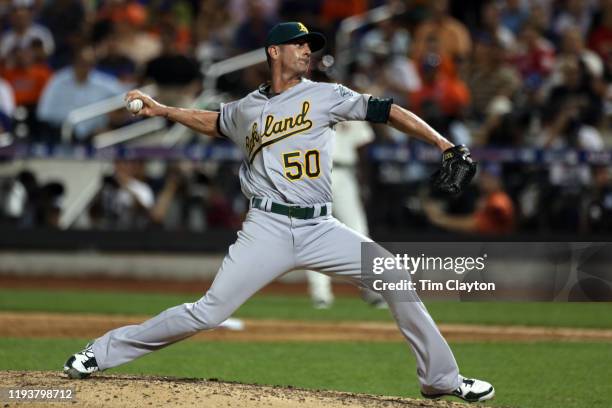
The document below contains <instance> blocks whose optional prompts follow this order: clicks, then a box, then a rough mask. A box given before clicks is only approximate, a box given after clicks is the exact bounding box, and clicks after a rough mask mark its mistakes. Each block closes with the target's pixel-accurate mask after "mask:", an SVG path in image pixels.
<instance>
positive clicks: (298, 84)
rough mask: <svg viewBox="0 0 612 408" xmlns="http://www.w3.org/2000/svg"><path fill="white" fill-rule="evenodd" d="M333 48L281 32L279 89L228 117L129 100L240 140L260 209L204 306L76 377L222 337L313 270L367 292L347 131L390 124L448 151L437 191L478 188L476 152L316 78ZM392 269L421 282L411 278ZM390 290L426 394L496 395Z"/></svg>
mask: <svg viewBox="0 0 612 408" xmlns="http://www.w3.org/2000/svg"><path fill="white" fill-rule="evenodd" d="M324 45H325V37H324V36H323V35H322V34H320V33H311V32H309V31H308V29H307V28H306V27H305V26H304V25H303V24H301V23H296V22H290V23H281V24H278V25H276V26H275V27H274V28H273V29H272V30H271V31H270V33H269V34H268V37H267V40H266V48H265V50H266V54H267V58H268V64H269V66H270V70H271V74H272V75H271V82H270V83H269V84H266V85H263V86H261V87H260V88H259V89H257V90H255V91H253V92H251V93H250V94H248V95H247V96H245V97H244V98H242V99H240V100H238V101H235V102H231V103H227V104H224V105H222V107H221V110H220V112H211V111H205V110H196V109H181V108H174V107H169V106H165V105H162V104H160V103H158V102H157V101H155V100H153V99H151V98H150V97H149V96H147V95H145V94H143V93H141V92H139V91H131V92H129V93H128V94H127V95H126V101H127V102H131V101H133V100H136V99H140V100H142V101H143V107H142V109H141V110H140V111H139V112H138V114H139V115H142V116H161V117H165V118H168V119H170V120H172V121H175V122H179V123H181V124H183V125H185V126H188V127H190V128H191V129H193V130H195V131H197V132H199V133H203V134H206V135H210V136H214V137H223V138H228V139H231V140H232V141H233V142H234V143H236V145H237V146H238V147H239V148H240V149H241V150H242V151H243V153H244V162H243V164H242V167H241V170H240V182H241V185H242V190H243V192H244V194H245V195H246V197H247V198H248V199H249V200H250V210H249V212H248V214H247V217H246V219H245V221H244V223H243V225H242V229H241V231H240V232H238V238H237V240H236V242H235V243H234V244H233V245H232V246H230V248H229V251H228V253H227V255H226V256H225V258H224V260H223V263H222V264H221V267H220V269H219V271H218V273H217V275H216V277H215V280H214V281H213V283H212V286H211V287H210V289H209V290H208V291H207V292H206V294H205V295H204V296H203V297H202V298H201V299H200V300H198V301H196V302H194V303H185V304H183V305H180V306H175V307H172V308H170V309H168V310H166V311H164V312H162V313H161V314H159V315H157V316H155V317H153V318H152V319H150V320H147V321H146V322H144V323H142V324H139V325H133V326H126V327H120V328H118V329H115V330H111V331H109V332H108V333H106V334H104V335H103V336H101V337H99V338H97V339H96V340H95V341H94V342H93V343H91V344H88V345H87V346H86V348H85V349H84V350H82V351H80V352H78V353H76V354H74V355H72V356H71V357H70V358H69V359H68V361H66V363H65V365H64V372H65V373H66V374H67V375H68V376H69V377H71V378H84V377H87V376H89V375H90V374H92V373H94V372H96V371H99V370H106V369H108V368H112V367H116V366H118V365H120V364H124V363H127V362H129V361H132V360H134V359H136V358H138V357H140V356H143V355H145V354H147V353H150V352H152V351H154V350H158V349H160V348H162V347H165V346H168V345H170V344H172V343H175V342H177V341H179V340H183V339H185V338H188V337H190V336H192V335H194V334H196V333H197V332H199V331H202V330H209V329H213V328H215V327H217V326H218V325H219V324H220V323H221V322H223V321H224V320H225V319H227V318H228V317H229V316H231V315H232V313H233V312H234V311H235V310H236V309H237V308H238V307H239V306H240V305H242V304H243V303H244V302H245V301H246V300H247V299H248V298H250V297H251V296H252V295H253V294H255V293H256V292H257V291H258V290H259V289H261V288H262V287H264V286H265V285H267V284H268V283H270V282H271V281H273V280H275V279H276V278H278V277H279V276H281V275H283V274H284V273H286V272H288V271H290V270H293V269H312V270H316V271H319V272H322V273H325V274H328V275H332V276H337V277H339V278H343V279H349V280H351V281H352V282H354V283H355V284H357V285H361V286H364V283H363V282H362V281H361V275H360V268H361V255H360V250H361V243H362V242H368V241H369V239H368V238H366V237H365V236H363V235H361V234H359V233H357V232H355V231H353V230H351V229H349V228H348V227H346V226H345V225H343V224H341V223H340V222H339V221H337V220H336V219H335V218H333V217H332V216H331V212H332V203H331V201H332V191H331V171H332V157H331V150H332V139H333V137H334V131H333V127H334V125H335V124H336V123H338V122H342V121H348V120H362V121H363V120H365V121H369V122H374V123H387V124H389V125H390V126H393V127H394V128H396V129H398V130H400V131H402V132H406V133H409V134H411V135H414V136H416V137H418V138H420V139H422V140H424V141H425V142H429V143H431V144H434V145H435V146H437V147H439V148H440V150H441V151H442V152H444V154H443V166H442V168H441V170H440V172H439V173H438V174H437V175H436V177H435V180H434V185H435V187H436V188H438V189H440V190H442V191H447V192H450V193H458V192H460V190H461V188H462V187H463V186H464V185H465V184H466V183H467V182H469V181H470V179H471V177H472V176H473V174H474V171H475V164H474V163H472V161H471V159H470V157H469V151H468V150H467V148H465V147H463V146H457V147H454V146H453V145H452V144H451V143H450V142H449V141H448V140H446V139H445V138H444V137H442V136H441V135H440V134H438V133H437V132H436V131H435V130H433V129H432V128H431V127H430V126H429V125H427V124H426V123H425V122H423V121H422V120H421V119H419V118H418V117H417V116H415V115H414V114H412V113H411V112H409V111H407V110H405V109H403V108H401V107H400V106H397V105H395V104H393V103H392V100H389V99H379V98H376V97H373V96H370V95H363V94H359V93H356V92H353V91H352V90H350V89H348V88H346V87H344V86H342V85H338V84H328V83H316V82H312V81H309V80H307V79H305V78H304V75H306V74H307V72H308V68H309V63H310V56H311V53H312V52H314V51H318V50H320V49H322V48H323V47H324ZM380 251H381V254H386V256H391V254H389V253H388V252H386V251H385V250H384V249H382V248H380ZM392 272H393V273H395V274H396V276H397V275H400V276H401V277H402V278H403V279H410V275H409V273H408V272H406V271H404V270H401V269H398V270H397V271H392ZM381 276H383V278H384V275H381ZM388 293H389V292H383V295H384V296H385V300H386V301H387V303H389V309H390V311H391V313H392V315H393V317H394V318H395V320H396V322H397V325H398V327H399V330H400V331H401V333H402V334H403V336H404V337H405V338H406V341H407V342H408V344H409V346H410V347H411V349H412V351H413V352H414V355H415V357H416V362H417V376H418V379H419V382H420V385H421V392H422V393H423V395H424V396H425V397H428V398H438V397H441V396H443V395H454V396H457V397H459V398H462V399H464V400H466V401H470V402H472V401H484V400H487V399H490V398H492V397H493V395H494V389H493V387H492V386H491V384H489V383H487V382H485V381H481V380H476V379H469V378H465V377H463V376H461V375H460V374H459V369H458V367H457V363H456V361H455V358H454V356H453V353H452V352H451V350H450V348H449V346H448V344H447V343H446V341H445V340H444V338H443V337H442V335H441V334H440V332H439V330H438V328H437V327H436V325H435V323H434V322H433V320H432V318H431V317H430V316H429V313H428V312H427V310H426V309H425V307H424V305H423V304H422V303H421V302H420V300H419V298H418V296H417V295H416V294H414V295H412V296H413V297H412V298H411V301H404V302H394V301H393V300H392V299H391V297H392V296H391V295H389V294H388Z"/></svg>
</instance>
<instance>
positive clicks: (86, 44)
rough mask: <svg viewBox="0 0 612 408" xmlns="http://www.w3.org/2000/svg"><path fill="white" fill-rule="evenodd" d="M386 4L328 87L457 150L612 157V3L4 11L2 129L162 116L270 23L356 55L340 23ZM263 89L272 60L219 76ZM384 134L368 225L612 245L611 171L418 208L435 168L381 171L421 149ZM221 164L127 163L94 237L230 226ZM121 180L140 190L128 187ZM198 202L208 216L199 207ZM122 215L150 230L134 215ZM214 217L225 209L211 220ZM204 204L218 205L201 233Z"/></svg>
mask: <svg viewBox="0 0 612 408" xmlns="http://www.w3.org/2000/svg"><path fill="white" fill-rule="evenodd" d="M381 5H388V6H390V7H391V9H392V10H393V17H392V18H389V19H386V20H384V21H381V22H379V23H376V24H370V25H366V26H364V27H362V28H360V29H358V30H357V31H356V32H354V33H353V34H352V36H351V41H350V47H351V48H350V50H349V52H346V53H343V54H341V55H343V58H345V60H343V61H336V64H334V63H333V62H332V61H333V58H332V57H325V58H319V59H316V61H315V62H314V63H313V70H314V71H316V73H317V74H321V75H325V76H327V77H328V78H329V79H330V80H332V81H341V82H343V83H345V84H346V85H348V86H350V87H352V88H354V89H356V90H358V91H361V92H365V93H371V94H373V95H377V96H390V97H393V98H394V100H395V102H396V103H398V104H400V105H402V106H405V107H407V108H408V109H410V110H412V111H414V112H415V113H417V114H418V115H420V116H421V117H422V118H423V119H425V120H426V121H427V122H428V123H430V124H431V125H432V126H434V127H435V128H436V129H437V130H438V131H439V132H441V133H442V134H444V135H445V136H447V137H448V138H449V139H451V140H452V141H453V142H455V143H465V144H467V145H469V146H473V147H477V146H484V147H517V148H519V147H520V148H523V147H533V148H546V149H548V148H576V149H587V150H595V151H600V150H604V149H607V148H609V146H610V145H611V144H612V143H610V140H611V137H612V135H611V132H610V128H611V127H610V125H611V124H612V120H611V119H612V0H489V1H485V0H469V1H459V0H456V1H450V0H429V1H426V0H309V1H299V0H191V1H189V0H174V1H169V0H141V1H130V0H98V1H96V0H53V1H51V0H47V1H45V0H0V24H1V25H2V28H3V30H2V35H1V36H0V77H1V79H0V128H1V129H0V130H3V131H6V132H11V133H12V134H13V135H15V137H16V138H18V139H21V140H23V141H43V142H48V143H52V142H57V141H59V140H60V128H61V125H62V123H63V122H64V121H65V119H66V117H67V116H68V113H69V112H70V111H72V110H73V109H75V108H78V107H81V106H85V105H88V104H91V103H94V102H96V101H99V100H102V99H105V98H107V97H109V96H112V95H117V94H121V93H122V92H125V90H127V89H130V88H132V87H134V86H138V85H142V84H146V83H151V82H153V83H156V84H157V85H158V86H159V87H160V94H159V95H160V96H159V98H160V99H161V100H162V101H163V102H165V103H169V104H172V105H175V106H187V105H189V104H190V103H191V102H192V101H193V100H194V99H195V97H196V96H197V95H198V94H199V93H200V92H201V91H202V90H203V89H202V72H203V71H204V70H205V69H206V68H207V67H208V66H210V65H211V64H212V63H214V62H217V61H221V60H223V59H226V58H228V57H231V56H233V55H237V54H240V53H242V52H246V51H249V50H252V49H255V48H258V47H261V46H263V43H264V40H265V36H266V33H267V32H268V30H269V29H270V28H271V27H272V26H273V25H274V24H275V23H276V22H279V21H287V20H290V21H295V20H297V21H301V22H303V23H304V24H305V25H306V26H307V27H309V28H310V29H311V30H316V31H321V32H323V33H325V34H326V36H327V38H328V42H329V44H328V48H327V50H326V51H325V53H329V54H330V55H336V56H338V55H340V54H338V52H340V51H346V50H337V49H336V44H335V39H336V34H337V33H338V29H339V26H340V22H341V21H342V20H343V19H345V18H347V17H349V16H352V15H355V14H361V13H364V12H366V11H367V10H369V9H371V8H374V7H378V6H381ZM338 62H341V63H340V64H339V63H338ZM266 76H267V67H266V65H265V64H261V65H257V66H254V67H250V68H248V69H245V70H242V71H240V72H237V73H232V74H229V75H226V76H224V77H222V78H221V79H220V81H219V87H220V89H221V90H222V91H224V92H226V93H227V94H229V95H232V97H235V98H238V97H241V96H243V95H244V94H246V93H247V92H250V91H251V90H252V89H254V88H255V87H257V86H258V85H259V84H260V83H262V82H264V81H265V79H266ZM133 120H134V119H133V118H132V117H131V116H130V115H128V114H127V113H126V112H125V110H121V111H117V112H114V113H112V114H110V115H107V116H104V117H99V118H95V119H92V120H89V121H86V122H83V123H80V124H79V125H78V126H77V127H76V128H75V129H74V132H73V134H72V135H71V137H72V139H71V141H72V142H73V143H83V144H87V143H90V141H91V138H92V137H93V136H94V135H95V134H98V133H100V132H102V131H104V130H108V129H112V128H115V127H118V126H122V125H125V124H128V123H130V122H131V121H133ZM373 130H374V132H375V134H376V137H375V140H374V142H373V143H372V144H371V145H370V146H365V148H364V149H362V150H363V151H362V152H361V153H362V154H361V156H362V158H363V159H364V160H362V162H361V164H360V165H359V166H358V170H359V174H360V177H361V179H362V181H363V183H362V185H363V186H364V188H363V191H362V195H363V198H364V200H365V202H366V208H367V209H368V215H369V218H370V223H371V224H374V225H379V226H386V227H388V228H389V229H393V228H406V227H407V226H410V227H414V228H432V226H431V225H432V223H433V224H435V225H437V227H438V228H444V229H459V230H463V231H476V232H488V233H507V232H512V231H516V230H519V231H567V232H577V231H580V232H606V231H608V232H609V231H610V226H609V224H610V221H609V220H610V219H612V217H610V215H612V182H611V179H612V176H611V174H610V172H611V168H610V165H607V166H606V165H589V164H554V165H552V166H548V165H541V164H538V163H534V164H532V165H525V164H520V165H519V164H513V163H506V164H503V165H501V164H496V163H492V162H491V163H489V162H487V161H486V160H485V161H483V163H481V164H482V166H481V168H482V172H481V174H482V176H479V183H475V185H474V188H473V191H471V192H468V194H465V195H464V196H463V197H462V198H461V199H458V200H450V201H448V200H445V201H444V202H440V200H436V197H432V198H431V200H423V199H422V195H423V188H422V187H423V186H424V185H426V184H427V179H428V175H429V174H431V172H432V171H433V169H434V168H435V165H428V164H423V163H418V162H402V161H397V162H396V161H389V162H378V161H375V160H370V158H371V155H369V154H368V152H369V151H371V149H373V148H376V147H381V146H382V147H385V146H391V147H393V146H397V145H409V146H410V145H412V144H414V143H415V142H413V140H411V139H410V138H409V137H408V136H407V135H405V134H401V133H399V132H396V131H394V130H393V129H391V128H389V127H385V126H375V127H374V128H373ZM0 133H1V132H0ZM417 144H418V143H417ZM223 166H225V167H226V168H224V169H223V171H220V170H219V171H213V172H208V173H206V172H204V173H203V172H201V171H200V170H198V169H197V168H196V167H197V166H196V167H194V166H187V167H190V168H187V169H186V168H185V166H184V165H183V164H176V163H174V164H168V165H167V166H166V170H165V172H164V175H163V176H161V177H159V178H158V179H157V180H151V179H150V177H149V178H147V175H146V173H147V172H146V170H143V169H142V168H143V166H142V164H140V165H138V166H136V165H134V166H132V165H125V166H124V165H121V164H117V165H116V166H115V167H116V168H115V171H114V174H113V176H112V177H111V176H109V177H108V178H106V179H105V180H104V181H103V183H102V185H103V187H102V189H101V191H100V193H99V194H98V196H97V197H96V200H95V202H94V203H93V204H92V208H91V209H90V215H91V217H90V218H91V220H90V222H91V225H92V226H100V227H111V225H114V226H115V227H117V225H119V227H120V228H124V227H126V226H125V225H124V224H126V223H128V224H129V225H130V226H144V225H149V224H156V225H164V224H172V225H182V227H187V228H192V227H193V226H196V227H193V228H204V227H200V226H202V225H210V224H215V223H216V222H217V221H216V220H217V219H223V221H222V222H220V225H222V226H224V227H225V226H229V227H232V226H236V225H238V224H237V222H239V219H240V216H241V215H242V211H244V209H245V205H244V203H242V204H240V202H241V199H240V198H239V197H240V192H239V187H238V186H237V179H235V178H234V179H232V178H230V177H228V178H227V179H225V177H226V176H227V175H234V174H235V173H236V166H238V163H231V162H230V163H221V164H217V167H219V168H221V167H223ZM132 167H134V168H132ZM137 167H140V168H141V170H138V169H136V168H137ZM145 167H146V166H145ZM126 168H129V170H126ZM126 173H134V175H133V179H138V180H139V181H138V183H140V184H138V185H139V186H140V187H134V186H136V184H134V183H131V184H132V188H129V187H128V186H129V185H130V183H129V182H127V181H126V178H125V177H124V176H122V174H126ZM17 179H19V177H17ZM121 190H127V191H128V193H125V194H123V196H124V197H123V198H121V197H120V196H121V194H120V193H119V191H121ZM145 190H146V191H148V192H147V193H144V191H145ZM203 190H206V194H204V195H205V196H206V197H205V198H206V199H205V200H204V201H205V204H202V200H201V199H197V197H200V198H202V197H203V196H202V191H203ZM109 192H113V194H110V193H109ZM110 196H112V197H114V198H113V199H112V200H111V199H108V197H110ZM168 197H171V198H168ZM177 197H182V199H178V198H177ZM193 197H196V199H194V198H193ZM5 201H6V200H5ZM121 202H124V203H125V202H130V203H132V204H130V205H135V206H136V207H137V210H134V211H136V212H139V213H141V214H142V213H144V214H146V216H145V217H144V218H143V220H140V221H138V219H139V217H131V216H129V215H128V212H124V211H122V210H121V209H120V207H121V205H123V204H120V203H121ZM134 203H137V205H136V204H134ZM172 203H174V204H172ZM194 203H195V204H194ZM228 203H229V204H228ZM423 203H424V204H423ZM215 205H218V207H219V208H221V207H224V208H226V209H227V212H228V213H227V214H221V215H220V214H217V213H215V212H214V210H211V209H212V208H213V207H214V206H215ZM198 206H200V207H201V206H204V207H205V208H206V209H207V211H206V212H204V213H205V214H208V215H205V216H204V218H203V219H206V220H205V221H201V220H200V221H198V219H199V218H198V217H202V215H201V214H200V213H202V212H201V211H200V210H197V211H195V212H194V211H193V209H194V208H198ZM175 207H176V208H179V209H180V211H178V210H176V208H175ZM143 210H146V211H143ZM175 210H176V211H175ZM196 213H199V214H200V215H198V216H195V215H193V214H196ZM162 214H163V216H162ZM170 214H175V215H172V216H171V215H170ZM176 214H178V215H176ZM190 214H191V215H190ZM210 214H216V215H214V216H212V218H211V217H210ZM173 217H174V218H173ZM207 217H208V218H207ZM122 218H126V219H127V220H129V222H128V221H121V219H122ZM166 219H173V220H174V221H172V222H170V221H164V220H166ZM441 219H443V220H445V222H440V221H439V220H441ZM237 220H238V221H237ZM113 223H114V224H113ZM132 224H134V225H132ZM496 225H497V226H499V225H501V226H502V227H500V228H497V227H495V226H496Z"/></svg>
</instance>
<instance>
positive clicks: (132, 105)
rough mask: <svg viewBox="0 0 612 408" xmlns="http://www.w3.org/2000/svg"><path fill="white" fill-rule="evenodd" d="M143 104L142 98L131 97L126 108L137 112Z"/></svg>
mask: <svg viewBox="0 0 612 408" xmlns="http://www.w3.org/2000/svg"><path fill="white" fill-rule="evenodd" d="M143 106H144V103H143V102H142V99H132V100H131V101H129V102H128V104H127V109H128V110H129V111H130V112H132V113H138V112H139V111H140V110H141V109H142V108H143Z"/></svg>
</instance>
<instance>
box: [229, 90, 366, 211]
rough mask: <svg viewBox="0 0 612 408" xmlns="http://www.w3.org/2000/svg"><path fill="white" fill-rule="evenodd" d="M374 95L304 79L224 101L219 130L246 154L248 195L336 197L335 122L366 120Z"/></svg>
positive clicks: (294, 199)
mask: <svg viewBox="0 0 612 408" xmlns="http://www.w3.org/2000/svg"><path fill="white" fill-rule="evenodd" d="M369 99H370V95H364V94H359V93H357V92H354V91H352V90H350V89H349V88H347V87H345V86H343V85H339V84H329V83H319V82H313V81H309V80H307V79H303V80H302V81H301V82H300V83H299V84H297V85H295V86H293V87H292V88H290V89H288V90H287V91H285V92H283V93H281V94H279V95H275V96H271V97H269V96H268V95H267V94H266V93H265V91H264V90H263V89H261V88H260V89H258V90H256V91H254V92H251V93H250V94H248V95H247V96H245V97H244V98H242V99H240V100H238V101H235V102H231V103H227V104H224V105H222V107H221V113H220V118H219V130H220V131H221V133H222V134H223V135H226V137H228V138H229V139H231V140H232V141H233V142H234V143H236V145H237V146H238V147H239V148H240V149H242V151H243V152H244V155H245V157H246V159H245V161H244V163H243V164H242V167H241V169H240V183H241V185H242V191H243V193H244V194H245V195H246V197H247V198H251V197H267V198H270V199H272V200H275V201H278V202H282V203H291V204H307V205H312V204H317V203H326V202H331V201H332V189H331V171H330V170H331V166H332V150H333V136H334V133H335V131H334V129H333V126H334V125H335V124H336V123H338V122H342V121H345V120H364V119H365V117H366V113H367V108H368V100H369Z"/></svg>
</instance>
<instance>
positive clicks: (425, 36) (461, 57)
mask: <svg viewBox="0 0 612 408" xmlns="http://www.w3.org/2000/svg"><path fill="white" fill-rule="evenodd" d="M430 7H431V15H430V17H429V18H427V19H426V20H425V21H423V22H422V23H421V24H419V25H418V26H417V28H416V30H415V34H414V42H413V45H412V57H413V59H414V60H415V61H422V60H423V58H424V57H425V54H426V53H427V48H428V45H427V43H428V42H429V41H430V38H431V37H432V36H434V37H436V38H437V42H438V43H439V48H440V49H439V53H440V54H441V56H442V57H447V58H450V59H451V60H452V61H453V62H454V63H456V64H457V63H458V64H461V63H462V62H463V61H465V60H466V59H467V58H468V57H469V54H470V52H471V49H472V40H471V38H470V33H469V31H468V30H467V28H466V27H465V25H464V24H463V23H461V22H460V21H458V20H457V19H455V18H453V17H452V16H450V15H449V14H448V0H433V1H432V2H431V6H430Z"/></svg>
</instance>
